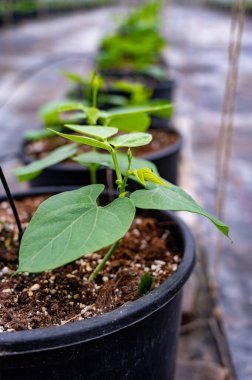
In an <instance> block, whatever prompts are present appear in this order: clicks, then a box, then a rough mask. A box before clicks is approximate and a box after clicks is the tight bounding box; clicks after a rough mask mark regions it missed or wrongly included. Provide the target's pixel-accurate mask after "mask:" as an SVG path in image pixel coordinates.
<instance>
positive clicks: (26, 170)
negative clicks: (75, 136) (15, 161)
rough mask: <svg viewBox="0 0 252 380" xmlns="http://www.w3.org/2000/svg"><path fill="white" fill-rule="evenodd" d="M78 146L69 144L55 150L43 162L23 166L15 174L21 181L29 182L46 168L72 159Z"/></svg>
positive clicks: (14, 171)
mask: <svg viewBox="0 0 252 380" xmlns="http://www.w3.org/2000/svg"><path fill="white" fill-rule="evenodd" d="M77 150H78V149H77V146H76V144H67V145H65V146H61V147H60V148H57V149H55V150H54V151H53V152H52V153H50V154H48V156H47V157H45V158H42V159H41V160H38V161H35V162H32V163H31V164H29V165H26V166H23V167H21V168H17V169H14V170H13V174H14V175H16V176H17V177H18V179H19V181H21V182H23V181H29V180H30V179H32V178H35V177H37V176H38V175H39V174H40V173H41V172H42V171H43V170H44V169H45V168H47V167H49V166H52V165H55V164H58V163H59V162H62V161H64V160H66V159H67V158H69V157H71V156H72V155H74V154H75V153H76V152H77Z"/></svg>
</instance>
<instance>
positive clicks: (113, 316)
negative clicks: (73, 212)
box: [0, 186, 196, 358]
mask: <svg viewBox="0 0 252 380" xmlns="http://www.w3.org/2000/svg"><path fill="white" fill-rule="evenodd" d="M73 189H76V187H66V186H64V187H41V188H35V189H31V190H28V191H22V192H17V193H14V194H13V197H14V199H20V198H24V197H26V196H36V195H42V194H46V193H47V194H48V193H49V194H56V193H59V192H62V191H67V190H73ZM5 200H6V197H5V196H1V197H0V202H2V201H5ZM149 212H150V213H151V214H152V215H153V214H154V216H155V215H156V216H158V215H159V216H161V217H163V218H166V217H169V219H172V220H173V221H175V222H176V224H177V225H178V227H179V232H180V234H181V239H182V240H183V246H184V249H183V250H184V255H183V259H182V261H181V263H180V264H179V266H178V269H177V271H176V272H174V273H173V274H172V276H170V277H169V278H168V279H167V280H166V281H164V282H163V284H161V285H160V286H158V287H157V288H155V289H154V290H152V291H151V292H150V293H148V294H146V295H144V296H142V297H141V298H139V299H137V300H135V301H132V302H130V303H129V304H125V305H122V306H120V307H119V308H117V309H115V310H112V311H110V312H107V313H104V314H102V315H100V316H95V317H91V318H90V319H84V320H82V321H75V322H72V323H67V324H65V325H63V326H50V327H43V328H37V329H34V330H24V331H15V332H4V333H1V334H0V347H1V351H0V358H1V356H13V355H20V354H25V353H31V352H38V351H47V350H53V349H57V348H60V347H68V346H72V345H76V344H80V343H82V342H84V341H85V342H87V341H91V340H94V339H99V338H100V337H104V336H106V335H110V334H112V333H115V332H117V331H120V330H122V329H124V328H126V327H128V326H130V325H133V324H135V323H137V322H138V321H140V320H142V319H144V318H146V317H148V316H149V315H151V314H153V313H154V312H155V311H157V310H159V309H160V308H162V307H163V306H164V305H166V304H167V303H169V302H170V301H171V300H172V299H173V298H174V297H175V296H176V295H177V294H178V293H179V292H180V291H181V288H182V286H183V285H184V284H185V282H186V280H187V279H188V277H189V276H190V274H191V272H192V270H193V267H194V265H195V262H196V255H195V241H194V238H193V236H192V233H191V231H190V229H189V227H187V225H186V224H185V223H184V222H183V221H182V220H181V219H180V218H179V217H178V216H176V215H174V214H172V213H170V212H167V211H159V210H149Z"/></svg>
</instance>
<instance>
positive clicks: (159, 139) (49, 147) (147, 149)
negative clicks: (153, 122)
mask: <svg viewBox="0 0 252 380" xmlns="http://www.w3.org/2000/svg"><path fill="white" fill-rule="evenodd" d="M149 133H151V134H152V136H153V139H152V141H151V143H150V144H148V145H144V146H141V147H139V148H133V149H132V152H133V155H135V156H138V157H141V156H146V155H148V154H151V153H155V152H158V151H160V150H162V149H165V148H167V147H169V146H170V145H172V144H174V143H175V142H177V140H178V134H177V133H176V132H172V131H165V130H163V129H152V130H150V131H149ZM70 143H72V141H70V140H66V139H64V138H63V137H60V136H55V137H51V138H45V139H41V140H39V141H33V142H29V143H27V144H26V145H25V148H24V153H25V155H26V156H28V157H29V158H31V159H33V160H38V159H41V158H44V157H46V156H47V155H48V154H49V153H51V152H52V151H53V150H54V149H56V148H59V147H60V146H63V145H66V144H70ZM90 151H91V147H89V146H87V145H82V146H81V147H80V152H79V153H84V152H90ZM66 162H73V161H71V160H67V161H66Z"/></svg>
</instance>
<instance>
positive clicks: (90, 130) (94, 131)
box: [65, 124, 118, 140]
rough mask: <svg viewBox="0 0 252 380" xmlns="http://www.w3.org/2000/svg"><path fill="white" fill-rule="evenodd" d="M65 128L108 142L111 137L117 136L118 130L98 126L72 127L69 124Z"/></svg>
mask: <svg viewBox="0 0 252 380" xmlns="http://www.w3.org/2000/svg"><path fill="white" fill-rule="evenodd" d="M65 127H67V128H69V129H71V130H72V131H75V132H78V133H83V134H84V135H87V136H90V137H95V138H98V139H101V140H106V139H108V138H109V137H111V136H114V135H116V134H117V132H118V129H117V128H113V127H97V126H95V125H94V126H86V125H83V126H82V125H74V124H73V125H72V124H67V125H65Z"/></svg>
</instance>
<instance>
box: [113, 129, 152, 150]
mask: <svg viewBox="0 0 252 380" xmlns="http://www.w3.org/2000/svg"><path fill="white" fill-rule="evenodd" d="M151 140H152V135H151V134H149V133H140V132H139V133H127V134H125V135H120V136H116V137H112V138H111V139H109V143H110V144H111V145H113V146H114V147H116V148H122V147H127V148H133V147H137V146H143V145H147V144H149V143H150V142H151Z"/></svg>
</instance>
